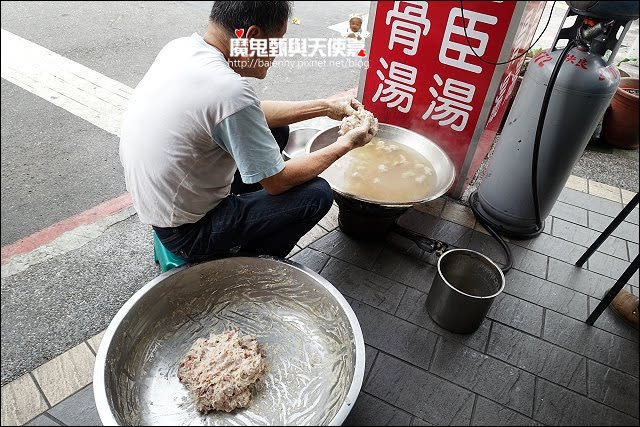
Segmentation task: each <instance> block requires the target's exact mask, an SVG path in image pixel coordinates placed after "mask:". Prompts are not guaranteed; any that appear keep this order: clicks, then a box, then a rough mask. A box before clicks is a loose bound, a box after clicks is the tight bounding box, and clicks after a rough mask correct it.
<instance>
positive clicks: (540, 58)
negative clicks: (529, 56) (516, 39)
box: [533, 51, 553, 67]
mask: <svg viewBox="0 0 640 427" xmlns="http://www.w3.org/2000/svg"><path fill="white" fill-rule="evenodd" d="M552 59H553V58H552V57H551V55H549V52H546V51H542V52H540V53H539V54H537V55H536V56H535V57H534V58H533V62H535V63H536V64H538V67H544V64H546V63H547V62H549V61H551V60H552Z"/></svg>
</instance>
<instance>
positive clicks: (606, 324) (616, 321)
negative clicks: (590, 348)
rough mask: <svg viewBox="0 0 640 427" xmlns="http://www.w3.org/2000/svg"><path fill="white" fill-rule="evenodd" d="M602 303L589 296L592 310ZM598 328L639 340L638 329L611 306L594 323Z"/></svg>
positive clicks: (632, 339)
mask: <svg viewBox="0 0 640 427" xmlns="http://www.w3.org/2000/svg"><path fill="white" fill-rule="evenodd" d="M599 303H600V300H599V299H596V298H592V297H590V298H589V307H590V309H591V311H593V310H595V308H596V307H597V306H598V304H599ZM593 325H594V326H595V327H596V328H599V329H604V330H605V331H608V332H611V333H612V334H615V335H618V336H621V337H624V338H626V339H628V340H631V341H635V342H638V330H637V329H634V327H633V326H631V325H630V324H628V323H627V322H626V321H625V320H624V319H622V318H621V317H620V316H619V315H618V314H616V312H615V311H613V310H612V309H611V307H607V308H606V309H605V310H604V311H603V312H602V314H601V315H600V317H598V320H596V321H595V323H594V324H593Z"/></svg>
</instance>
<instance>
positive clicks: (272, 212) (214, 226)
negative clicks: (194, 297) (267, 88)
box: [154, 126, 333, 262]
mask: <svg viewBox="0 0 640 427" xmlns="http://www.w3.org/2000/svg"><path fill="white" fill-rule="evenodd" d="M271 133H273V136H274V137H275V139H276V141H277V142H278V145H279V146H280V151H282V150H283V149H284V146H285V145H286V143H287V140H288V138H289V127H288V126H285V127H281V128H274V129H271ZM332 203H333V193H332V191H331V187H330V186H329V184H328V183H327V182H326V181H325V180H324V179H322V178H315V179H312V180H311V181H308V182H306V183H304V184H301V185H298V186H297V187H294V188H292V189H291V190H289V191H287V192H285V193H282V194H279V195H277V196H270V195H269V194H268V193H267V192H266V191H265V190H263V189H262V187H261V185H260V184H249V185H248V184H244V183H243V182H242V179H241V178H240V174H239V173H237V172H236V176H235V179H234V181H233V184H232V185H231V195H229V196H228V197H226V198H225V199H223V200H222V201H221V202H220V203H219V204H218V205H217V206H216V207H215V208H213V209H212V210H211V211H209V212H208V213H207V214H206V215H205V216H204V217H203V218H201V219H200V220H199V221H198V222H196V223H193V224H184V225H181V226H178V227H170V228H159V227H154V230H155V231H156V233H157V235H158V238H159V239H160V241H161V242H162V244H163V245H164V246H165V247H166V248H167V249H169V250H170V251H171V252H173V253H174V254H176V255H178V256H179V257H181V258H183V259H185V260H186V261H188V262H200V261H205V260H208V259H213V258H221V257H225V256H230V255H273V256H279V257H285V256H286V255H287V254H288V253H289V252H291V250H292V249H293V247H294V246H295V244H296V242H297V241H298V240H300V237H302V236H304V235H305V234H306V233H307V232H308V231H309V230H311V228H312V227H313V226H314V225H315V224H317V223H318V221H320V219H322V217H323V216H325V214H326V213H327V212H328V211H329V208H331V204H332Z"/></svg>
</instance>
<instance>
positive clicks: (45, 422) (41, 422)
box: [25, 414, 63, 426]
mask: <svg viewBox="0 0 640 427" xmlns="http://www.w3.org/2000/svg"><path fill="white" fill-rule="evenodd" d="M25 425H26V426H61V425H63V424H60V423H59V422H56V421H55V420H53V419H52V418H51V417H48V416H47V415H46V414H42V415H38V416H37V417H35V418H34V419H33V420H31V421H29V422H28V423H26V424H25Z"/></svg>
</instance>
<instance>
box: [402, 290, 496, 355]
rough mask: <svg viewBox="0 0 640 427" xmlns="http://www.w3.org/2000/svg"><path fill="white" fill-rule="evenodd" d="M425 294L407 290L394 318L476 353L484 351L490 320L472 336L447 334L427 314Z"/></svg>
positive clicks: (447, 332) (483, 323)
mask: <svg viewBox="0 0 640 427" xmlns="http://www.w3.org/2000/svg"><path fill="white" fill-rule="evenodd" d="M426 301H427V294H425V293H422V292H420V291H417V290H415V289H412V288H407V291H406V292H405V294H404V295H403V297H402V301H401V302H400V306H399V307H398V311H397V312H396V316H398V317H401V318H403V319H405V320H408V321H409V322H411V323H415V324H416V325H420V326H422V327H423V328H426V329H428V330H430V331H433V332H435V333H437V334H439V335H442V336H445V337H447V338H448V339H452V340H457V341H460V342H461V343H463V344H464V345H466V346H468V347H471V348H473V349H476V350H478V351H481V352H482V351H484V348H485V347H486V344H487V340H488V339H489V329H490V326H491V321H490V320H485V321H484V322H482V324H481V325H480V327H479V328H478V330H476V331H475V332H474V333H472V334H465V335H462V334H454V333H453V332H449V331H447V330H445V329H443V328H441V327H440V326H438V325H437V324H436V323H435V322H434V321H433V320H432V319H431V317H430V316H429V313H427V308H426Z"/></svg>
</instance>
